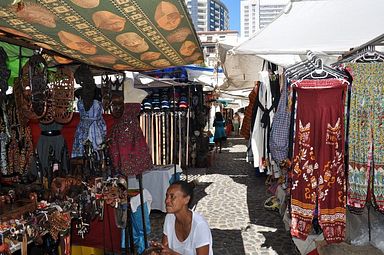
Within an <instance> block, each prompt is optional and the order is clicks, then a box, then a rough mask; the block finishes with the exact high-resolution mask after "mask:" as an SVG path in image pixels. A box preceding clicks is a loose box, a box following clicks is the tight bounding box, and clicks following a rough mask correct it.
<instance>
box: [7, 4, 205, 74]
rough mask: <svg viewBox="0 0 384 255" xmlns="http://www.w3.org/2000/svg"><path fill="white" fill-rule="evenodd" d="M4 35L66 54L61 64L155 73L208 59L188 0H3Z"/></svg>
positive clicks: (59, 56) (59, 61)
mask: <svg viewBox="0 0 384 255" xmlns="http://www.w3.org/2000/svg"><path fill="white" fill-rule="evenodd" d="M0 31H2V32H4V33H3V34H2V35H1V36H0V40H2V38H3V39H5V38H8V37H9V36H10V35H12V36H14V37H13V38H16V39H18V40H23V41H27V42H28V43H31V44H33V45H35V46H39V47H42V48H43V49H47V50H50V51H53V52H57V53H60V55H58V56H54V60H55V61H56V62H57V63H59V64H68V63H70V62H71V61H72V60H76V61H80V62H84V63H88V64H90V65H94V66H99V67H104V68H109V69H114V70H151V69H158V68H164V67H168V66H180V65H187V64H199V63H202V61H203V54H202V51H201V47H200V43H199V40H198V38H197V36H196V32H195V30H194V27H193V24H192V22H191V19H190V18H189V14H188V11H187V9H186V6H185V4H184V0H166V1H160V0H66V1H64V0H32V1H27V0H21V1H20V0H0ZM63 56H65V57H67V58H68V59H67V58H63Z"/></svg>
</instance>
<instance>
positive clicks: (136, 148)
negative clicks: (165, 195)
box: [108, 103, 152, 176]
mask: <svg viewBox="0 0 384 255" xmlns="http://www.w3.org/2000/svg"><path fill="white" fill-rule="evenodd" d="M139 112H140V103H125V104H124V114H123V116H121V118H119V119H118V120H117V122H116V123H115V124H114V125H113V127H112V129H111V132H110V133H109V135H108V136H109V138H110V139H111V141H112V142H111V146H110V148H109V149H110V155H111V158H112V162H113V166H114V168H115V170H116V171H118V172H121V173H123V174H124V175H127V176H129V175H137V174H141V173H143V172H144V171H148V170H150V169H151V168H152V159H151V154H150V152H149V148H148V145H147V143H146V141H145V138H144V135H143V132H142V130H141V128H140V125H139V120H138V115H139Z"/></svg>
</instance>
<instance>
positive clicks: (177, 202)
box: [151, 181, 213, 255]
mask: <svg viewBox="0 0 384 255" xmlns="http://www.w3.org/2000/svg"><path fill="white" fill-rule="evenodd" d="M193 188H194V187H193V186H192V185H191V184H189V183H187V182H185V181H177V182H175V183H173V184H172V185H171V186H169V188H168V190H167V195H166V198H165V205H166V209H167V215H166V217H165V222H164V231H163V238H162V242H161V243H156V242H152V246H153V247H157V248H159V251H158V252H152V253H151V255H154V254H161V255H177V254H181V255H213V251H212V235H211V230H210V229H209V226H208V223H207V221H206V220H205V219H204V217H203V216H201V215H200V214H198V213H197V212H194V211H191V210H190V209H189V205H190V203H191V202H192V197H193Z"/></svg>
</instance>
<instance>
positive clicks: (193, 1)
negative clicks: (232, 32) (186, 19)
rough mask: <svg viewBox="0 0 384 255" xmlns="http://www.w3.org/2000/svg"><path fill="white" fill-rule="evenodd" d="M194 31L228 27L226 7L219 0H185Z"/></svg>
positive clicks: (225, 28) (221, 29) (220, 29)
mask: <svg viewBox="0 0 384 255" xmlns="http://www.w3.org/2000/svg"><path fill="white" fill-rule="evenodd" d="M185 3H186V5H187V7H188V11H189V13H190V14H191V17H192V22H193V24H194V25H195V29H196V31H223V30H228V29H229V14H228V9H227V7H226V6H225V4H224V3H222V2H221V1H220V0H185Z"/></svg>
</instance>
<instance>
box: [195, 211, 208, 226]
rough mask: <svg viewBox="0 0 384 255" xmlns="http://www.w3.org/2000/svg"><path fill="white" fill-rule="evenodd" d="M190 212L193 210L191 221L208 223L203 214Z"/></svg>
mask: <svg viewBox="0 0 384 255" xmlns="http://www.w3.org/2000/svg"><path fill="white" fill-rule="evenodd" d="M192 212H193V221H195V222H197V223H200V222H204V223H205V224H208V222H207V220H206V219H205V218H204V216H203V215H201V214H200V213H198V212H195V211H192Z"/></svg>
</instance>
